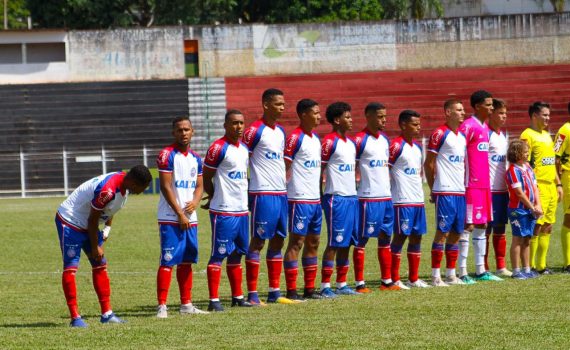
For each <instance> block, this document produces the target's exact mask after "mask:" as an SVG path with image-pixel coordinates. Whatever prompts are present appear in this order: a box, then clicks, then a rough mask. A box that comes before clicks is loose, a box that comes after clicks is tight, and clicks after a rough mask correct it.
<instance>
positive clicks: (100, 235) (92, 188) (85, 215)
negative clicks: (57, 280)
mask: <svg viewBox="0 0 570 350" xmlns="http://www.w3.org/2000/svg"><path fill="white" fill-rule="evenodd" d="M151 181H152V176H151V175H150V172H149V171H148V169H147V168H146V167H145V166H144V165H137V166H135V167H133V168H132V169H131V170H130V171H129V172H128V173H126V174H125V173H124V172H116V173H109V174H104V175H100V176H98V177H96V178H93V179H91V180H89V181H86V182H84V183H83V184H81V185H80V186H79V187H77V189H75V191H73V193H72V194H71V195H70V196H69V197H68V198H67V199H66V200H65V201H64V202H63V203H61V205H60V206H59V208H58V210H57V215H56V217H55V225H56V227H57V233H58V237H59V244H60V248H61V256H62V258H63V274H62V276H61V284H62V286H63V293H64V294H65V299H66V300H67V307H68V308H69V313H70V315H71V323H70V326H71V327H87V323H85V321H84V320H83V319H82V318H81V315H80V314H79V309H78V307H77V288H76V284H75V273H76V272H77V268H78V267H79V259H80V258H81V251H82V250H83V251H84V252H85V254H87V255H88V256H89V262H90V263H91V267H92V275H93V287H95V292H96V293H97V297H98V298H99V305H100V306H101V323H123V322H124V321H123V320H122V319H120V318H119V317H118V316H116V315H115V314H114V313H113V311H112V309H111V285H110V282H109V276H108V274H107V259H106V258H105V255H104V251H103V244H104V242H105V241H106V240H107V238H108V235H109V232H110V231H111V224H112V221H113V216H114V215H115V214H116V213H117V212H118V211H119V210H120V209H121V208H122V207H123V206H124V205H125V203H126V201H127V197H128V195H129V194H139V193H142V192H143V191H144V190H145V188H147V187H148V185H149V184H150V182H151ZM101 224H105V227H104V229H103V230H102V231H99V226H100V225H101Z"/></svg>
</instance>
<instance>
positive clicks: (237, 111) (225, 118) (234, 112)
mask: <svg viewBox="0 0 570 350" xmlns="http://www.w3.org/2000/svg"><path fill="white" fill-rule="evenodd" d="M234 114H241V115H243V113H242V112H240V111H239V110H238V109H228V111H227V112H226V115H225V116H224V123H225V122H227V121H228V119H230V117H231V116H232V115H234Z"/></svg>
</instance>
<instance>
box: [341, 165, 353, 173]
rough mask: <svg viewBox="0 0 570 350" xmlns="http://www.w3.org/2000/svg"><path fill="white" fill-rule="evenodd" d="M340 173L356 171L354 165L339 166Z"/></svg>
mask: <svg viewBox="0 0 570 350" xmlns="http://www.w3.org/2000/svg"><path fill="white" fill-rule="evenodd" d="M338 171H340V172H341V173H349V172H353V171H354V164H339V166H338Z"/></svg>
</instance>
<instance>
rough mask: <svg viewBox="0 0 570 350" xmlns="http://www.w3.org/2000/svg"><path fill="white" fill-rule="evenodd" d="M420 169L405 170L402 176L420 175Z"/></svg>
mask: <svg viewBox="0 0 570 350" xmlns="http://www.w3.org/2000/svg"><path fill="white" fill-rule="evenodd" d="M420 171H421V170H420V168H405V169H404V174H406V175H418V174H419V173H420Z"/></svg>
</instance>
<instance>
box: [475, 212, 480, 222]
mask: <svg viewBox="0 0 570 350" xmlns="http://www.w3.org/2000/svg"><path fill="white" fill-rule="evenodd" d="M475 219H477V220H479V219H481V212H480V211H478V212H477V214H475Z"/></svg>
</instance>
